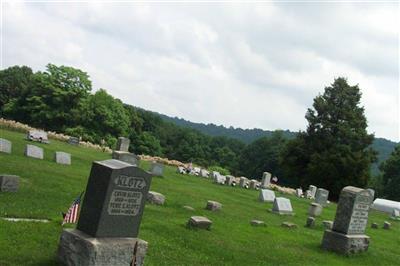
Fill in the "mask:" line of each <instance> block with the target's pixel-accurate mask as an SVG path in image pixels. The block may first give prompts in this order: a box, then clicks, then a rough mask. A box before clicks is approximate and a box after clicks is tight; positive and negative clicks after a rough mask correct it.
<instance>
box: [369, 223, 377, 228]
mask: <svg viewBox="0 0 400 266" xmlns="http://www.w3.org/2000/svg"><path fill="white" fill-rule="evenodd" d="M378 227H379V226H378V224H377V223H372V224H371V228H372V229H378Z"/></svg>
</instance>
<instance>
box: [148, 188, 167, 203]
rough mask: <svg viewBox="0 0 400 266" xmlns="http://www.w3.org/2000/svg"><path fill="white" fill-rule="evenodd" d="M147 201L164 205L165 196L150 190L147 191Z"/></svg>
mask: <svg viewBox="0 0 400 266" xmlns="http://www.w3.org/2000/svg"><path fill="white" fill-rule="evenodd" d="M147 201H148V202H150V203H152V204H156V205H164V202H165V196H164V195H163V194H161V193H158V192H155V191H149V193H147Z"/></svg>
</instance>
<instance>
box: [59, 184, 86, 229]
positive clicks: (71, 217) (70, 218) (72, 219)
mask: <svg viewBox="0 0 400 266" xmlns="http://www.w3.org/2000/svg"><path fill="white" fill-rule="evenodd" d="M82 194H83V192H82V193H81V194H80V195H79V196H78V197H77V198H76V199H75V200H74V202H72V205H71V207H69V209H68V212H67V213H66V214H65V215H63V216H64V220H63V222H62V225H64V224H66V223H76V221H77V220H78V213H79V205H80V203H81V197H82Z"/></svg>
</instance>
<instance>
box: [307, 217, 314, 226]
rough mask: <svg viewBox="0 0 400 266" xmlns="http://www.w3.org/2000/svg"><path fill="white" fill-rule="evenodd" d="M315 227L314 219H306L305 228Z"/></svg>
mask: <svg viewBox="0 0 400 266" xmlns="http://www.w3.org/2000/svg"><path fill="white" fill-rule="evenodd" d="M314 225H315V218H314V217H312V216H309V217H307V221H306V227H314Z"/></svg>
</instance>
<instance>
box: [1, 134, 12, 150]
mask: <svg viewBox="0 0 400 266" xmlns="http://www.w3.org/2000/svg"><path fill="white" fill-rule="evenodd" d="M11 148H12V143H11V141H9V140H6V139H2V138H0V152H5V153H11Z"/></svg>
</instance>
